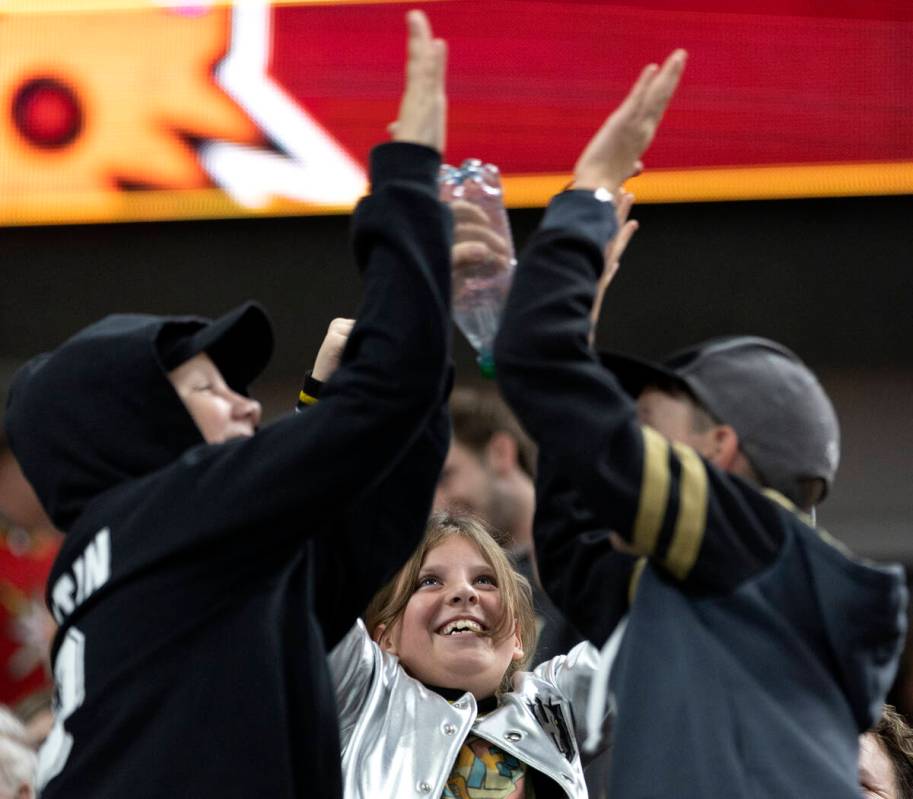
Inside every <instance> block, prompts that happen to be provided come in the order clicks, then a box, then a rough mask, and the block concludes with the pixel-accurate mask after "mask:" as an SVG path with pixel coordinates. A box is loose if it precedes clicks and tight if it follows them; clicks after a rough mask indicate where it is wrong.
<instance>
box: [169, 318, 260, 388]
mask: <svg viewBox="0 0 913 799" xmlns="http://www.w3.org/2000/svg"><path fill="white" fill-rule="evenodd" d="M156 347H157V349H158V351H159V356H160V357H161V360H162V365H163V366H164V367H165V370H166V371H171V370H172V369H174V368H176V367H178V366H180V365H181V364H182V363H184V361H186V360H188V359H190V358H192V357H193V356H194V355H197V354H198V353H201V352H205V353H207V354H208V355H209V357H210V358H212V360H213V362H214V363H215V365H216V366H218V367H219V371H220V372H221V373H222V376H223V377H224V378H225V382H226V383H228V385H229V386H231V387H232V388H233V389H235V391H240V392H242V393H246V391H247V387H248V386H249V385H250V383H252V382H253V380H254V378H256V377H257V376H258V375H259V374H260V373H261V372H262V371H263V370H264V369H265V368H266V364H267V363H269V359H270V358H271V357H272V354H273V332H272V328H271V327H270V323H269V319H268V317H267V316H266V312H265V311H264V310H263V309H262V308H261V307H260V306H259V305H258V304H257V303H253V302H248V303H245V304H244V305H241V306H240V307H238V308H235V309H234V310H233V311H229V312H228V313H227V314H225V315H224V316H222V317H220V318H219V319H216V320H215V321H210V320H208V319H197V318H193V317H188V318H185V319H180V320H175V321H172V322H169V323H167V324H165V325H164V327H163V328H162V330H161V332H160V333H159V336H158V339H157V342H156Z"/></svg>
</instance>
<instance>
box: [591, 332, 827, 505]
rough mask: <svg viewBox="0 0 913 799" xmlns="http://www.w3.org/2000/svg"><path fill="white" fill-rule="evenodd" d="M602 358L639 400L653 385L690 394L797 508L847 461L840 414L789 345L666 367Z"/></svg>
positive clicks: (724, 346) (737, 348) (744, 340)
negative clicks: (807, 489) (805, 485)
mask: <svg viewBox="0 0 913 799" xmlns="http://www.w3.org/2000/svg"><path fill="white" fill-rule="evenodd" d="M600 358H601V360H602V363H603V364H604V365H605V366H606V367H607V368H608V369H609V370H610V371H611V372H613V373H614V374H615V376H616V378H617V379H618V381H619V382H620V383H621V385H622V387H623V388H624V389H625V391H627V392H628V393H629V394H630V395H631V396H632V397H637V396H638V395H639V394H640V392H641V391H642V390H643V389H644V388H645V387H646V386H648V385H658V386H659V387H662V386H664V385H668V384H670V383H671V384H672V385H675V386H678V387H684V388H685V389H686V390H687V391H688V392H690V393H691V394H692V395H693V396H694V397H695V399H696V400H697V401H698V402H699V403H700V404H701V405H702V406H703V407H704V408H705V409H706V410H707V411H708V412H709V413H710V414H711V415H712V416H713V417H714V418H716V419H717V420H718V421H719V422H721V423H723V424H728V425H730V426H731V427H732V428H733V429H734V430H735V431H736V433H738V436H739V445H740V447H741V449H742V452H744V453H745V456H746V457H747V458H748V460H749V462H750V463H751V465H752V467H753V468H754V470H755V471H756V472H757V474H758V477H759V478H760V479H761V482H762V483H763V484H764V485H765V486H767V487H770V488H773V489H775V490H777V491H779V492H780V493H781V494H783V495H784V496H786V497H788V498H789V499H790V500H792V501H793V502H795V503H796V504H800V503H801V502H802V490H801V487H800V485H801V481H803V480H808V479H814V478H819V479H821V480H823V481H824V484H825V491H827V490H828V489H830V487H831V484H832V483H833V481H834V475H835V473H836V472H837V464H838V463H839V461H840V426H839V424H838V422H837V414H836V413H835V412H834V407H833V405H831V401H830V400H829V399H828V396H827V394H826V393H825V392H824V389H823V388H822V387H821V384H820V383H819V382H818V380H817V378H816V377H815V376H814V374H812V372H811V370H810V369H809V368H808V367H807V366H806V365H805V364H804V363H802V361H801V360H800V359H799V358H798V357H797V356H796V354H795V353H793V352H791V351H790V350H788V349H787V348H786V347H784V346H783V345H782V344H777V343H776V342H775V341H770V340H769V339H765V338H759V337H756V336H730V337H725V338H716V339H711V340H709V341H705V342H703V343H701V344H697V345H695V346H693V347H689V348H688V349H685V350H682V351H680V352H676V353H675V354H673V355H671V356H669V357H668V358H665V359H663V360H662V361H661V362H660V363H650V362H648V361H643V360H639V359H637V358H631V357H628V356H624V355H618V354H614V353H602V354H601V355H600Z"/></svg>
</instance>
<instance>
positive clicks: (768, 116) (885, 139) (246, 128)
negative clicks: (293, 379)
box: [0, 0, 913, 224]
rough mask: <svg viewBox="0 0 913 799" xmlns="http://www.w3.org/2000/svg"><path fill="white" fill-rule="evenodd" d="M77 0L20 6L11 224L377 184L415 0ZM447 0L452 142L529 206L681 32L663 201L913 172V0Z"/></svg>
mask: <svg viewBox="0 0 913 799" xmlns="http://www.w3.org/2000/svg"><path fill="white" fill-rule="evenodd" d="M736 5H737V7H738V9H739V10H738V12H737V13H736V12H733V10H732V9H733V8H734V7H736ZM39 7H40V8H39ZM54 7H55V4H54V3H53V2H51V0H46V2H26V1H25V0H22V1H21V2H15V1H14V2H13V3H12V9H13V10H12V11H8V12H6V13H0V52H3V53H4V54H5V57H4V62H3V64H2V65H0V102H2V104H3V107H4V108H5V109H6V110H5V112H4V114H5V118H4V119H3V120H2V121H0V224H2V223H6V224H17V223H20V224H22V223H24V224H28V223H38V222H47V221H79V220H93V219H98V220H108V219H120V218H131V219H136V218H162V217H166V218H167V217H183V216H214V215H233V214H245V213H267V214H269V213H301V212H313V211H328V210H345V209H347V208H349V207H351V204H352V202H353V201H354V199H355V198H357V196H358V194H359V192H360V191H361V190H362V189H363V186H364V180H365V173H364V167H365V163H366V158H367V153H368V151H369V149H370V147H371V146H372V144H374V143H376V142H377V141H379V140H381V139H382V138H383V137H384V135H385V133H384V131H385V127H386V124H387V123H388V122H389V121H391V120H392V118H393V116H394V114H395V112H396V107H397V102H398V96H399V92H400V89H401V83H402V76H401V71H402V63H403V40H404V32H403V21H402V20H403V15H404V13H405V11H406V9H408V8H409V7H411V4H406V3H384V2H372V3H352V2H312V3H292V2H287V3H286V2H283V3H274V4H273V5H272V8H270V7H269V4H267V3H256V2H250V1H249V0H248V1H247V2H243V3H241V2H239V3H237V4H234V5H233V4H230V3H217V4H212V3H208V4H193V3H183V4H180V5H174V6H173V7H164V8H163V7H162V6H161V4H159V5H154V4H152V3H151V2H132V3H128V2H121V3H117V2H114V0H97V1H96V2H94V3H93V2H91V0H69V2H68V3H66V4H63V5H61V2H60V0H58V2H57V6H56V7H60V8H63V7H66V9H67V12H66V13H58V12H55V11H54V10H53V9H54ZM424 8H425V9H426V11H427V12H428V14H429V16H430V18H431V21H432V24H433V25H434V28H435V32H436V33H437V34H438V35H440V36H443V37H445V38H446V39H447V40H448V42H449V45H450V65H449V78H448V94H449V98H450V126H449V140H448V150H447V158H448V160H450V161H459V160H461V159H463V158H465V157H469V156H475V157H480V158H482V159H485V160H488V161H492V162H494V163H496V164H498V166H499V167H500V168H501V170H502V173H503V174H504V175H505V178H506V188H507V197H508V201H509V202H510V203H512V204H514V205H531V204H542V203H544V202H545V201H546V200H547V199H548V196H549V195H550V193H551V192H553V191H554V190H556V189H558V188H560V186H561V185H562V183H563V182H564V181H566V179H567V174H568V172H569V170H570V168H571V166H572V165H573V162H574V160H575V158H576V156H577V154H578V152H579V150H580V149H581V147H582V146H583V145H584V144H585V142H586V141H587V139H588V137H589V135H590V134H591V133H592V132H593V131H594V130H595V129H596V127H597V126H598V125H599V124H600V122H601V121H602V119H603V118H604V116H605V115H606V113H608V112H609V111H610V110H611V108H612V107H613V106H614V104H615V103H617V102H618V100H619V99H620V98H621V97H622V95H623V93H624V92H625V90H626V88H627V86H628V85H629V84H630V82H631V81H632V80H633V78H634V77H635V76H636V74H637V73H638V71H639V69H640V67H641V66H642V65H643V64H644V63H646V62H647V61H649V60H658V59H661V58H662V57H664V56H665V55H666V54H667V53H668V52H669V51H670V50H672V49H673V48H674V47H685V48H686V49H687V50H688V51H689V62H688V68H687V71H686V74H685V78H684V81H683V83H682V86H681V88H680V90H679V93H678V95H677V96H676V98H675V100H674V102H673V104H672V107H671V109H670V111H669V112H668V114H667V116H666V119H665V120H664V122H663V126H662V128H661V130H660V133H659V135H658V137H657V140H656V143H655V144H654V146H653V148H652V149H651V150H650V151H649V153H648V154H647V158H646V159H645V160H646V164H647V168H648V171H647V172H646V173H645V174H644V175H643V176H641V177H640V178H637V179H636V180H635V181H633V187H634V189H635V191H636V193H637V195H638V198H639V200H640V201H647V202H649V201H684V200H701V199H739V198H754V197H795V196H819V195H853V194H893V193H907V192H911V191H913V124H911V117H913V114H911V112H913V88H911V81H910V79H909V73H910V70H909V66H908V64H909V58H910V54H911V52H913V4H911V3H909V2H906V0H896V1H893V0H879V1H876V0H867V2H865V3H859V2H855V0H842V1H841V0H831V1H830V2H827V3H822V2H817V0H766V1H765V0H749V1H748V2H742V3H739V4H733V3H729V2H722V0H704V1H703V2H675V1H674V0H641V1H640V2H633V1H632V2H627V3H616V2H584V1H582V0H581V1H580V2H562V3H557V2H528V1H525V0H501V1H500V2H497V3H495V2H491V0H440V1H439V2H431V3H426V4H424ZM80 26H81V28H82V30H83V31H84V34H85V35H74V31H77V30H79V28H80Z"/></svg>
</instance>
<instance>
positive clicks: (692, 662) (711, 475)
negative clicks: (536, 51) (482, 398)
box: [495, 62, 906, 799]
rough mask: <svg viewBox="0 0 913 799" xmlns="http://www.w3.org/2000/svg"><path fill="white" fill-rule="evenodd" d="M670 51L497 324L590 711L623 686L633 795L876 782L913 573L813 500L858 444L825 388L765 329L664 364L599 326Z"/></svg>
mask: <svg viewBox="0 0 913 799" xmlns="http://www.w3.org/2000/svg"><path fill="white" fill-rule="evenodd" d="M668 63H669V62H667V65H668ZM666 69H667V68H666V67H663V70H662V71H660V72H659V73H658V74H657V73H656V72H655V71H654V73H653V75H652V76H651V75H649V74H647V73H645V74H644V75H643V76H642V77H641V81H640V82H639V83H638V84H637V86H635V90H634V91H633V92H632V94H631V95H629V97H628V99H627V100H626V101H625V103H623V104H622V106H620V107H619V109H618V110H617V111H616V112H615V114H613V116H612V117H610V119H609V121H608V122H607V124H606V126H605V127H604V128H603V130H602V131H600V133H599V134H597V137H596V138H594V140H593V141H592V142H591V144H590V146H589V147H588V148H587V150H585V151H584V154H583V155H582V156H581V158H580V160H579V161H578V163H577V166H576V168H575V181H574V184H573V187H572V188H573V190H572V191H568V192H565V193H564V194H562V195H559V196H558V197H557V198H555V200H553V202H552V204H551V205H550V207H549V209H548V210H547V212H546V215H545V218H544V220H543V223H542V225H541V226H540V229H539V231H538V232H537V233H536V234H535V236H534V237H533V238H532V240H531V242H530V243H529V245H528V247H527V249H526V251H525V253H524V255H523V257H522V258H521V260H520V264H519V266H518V270H517V275H516V278H515V283H514V286H513V289H512V291H511V294H510V296H509V298H508V301H507V305H506V308H505V311H504V315H503V318H502V322H501V330H500V333H499V335H498V338H497V341H496V345H495V362H496V369H497V375H498V380H499V384H500V386H501V388H502V391H503V393H504V396H505V398H506V399H507V401H508V402H509V403H510V404H511V405H512V407H513V409H514V411H515V412H516V414H517V416H518V418H519V419H520V421H521V423H522V424H523V425H524V427H525V428H526V430H527V431H528V432H529V433H530V435H531V436H532V437H533V439H534V440H535V441H536V443H537V444H538V445H539V479H538V484H537V503H538V504H537V511H536V521H535V529H534V535H535V539H536V548H537V560H538V563H539V570H540V574H541V577H542V581H543V585H544V586H545V588H546V590H547V591H549V593H550V594H551V596H552V599H553V600H554V601H555V603H556V604H557V605H558V607H559V608H560V609H561V610H562V611H563V612H564V613H565V614H566V615H567V616H568V618H569V619H570V621H571V622H572V623H574V624H575V625H576V626H577V628H578V629H579V630H580V631H581V632H582V633H584V634H585V635H586V636H587V637H589V638H590V640H592V641H593V642H594V643H595V644H597V645H598V646H602V647H603V669H602V679H601V680H597V682H596V683H595V690H594V693H593V697H592V698H591V702H590V707H589V711H590V712H589V713H588V716H589V718H588V725H589V726H590V728H591V729H593V730H595V729H598V726H599V723H600V722H601V721H602V718H601V713H602V709H603V707H604V706H605V702H604V700H605V698H606V693H607V692H608V693H610V694H611V696H612V698H613V703H611V704H614V707H615V708H616V714H617V715H616V718H615V723H614V727H613V739H614V747H613V755H612V757H613V764H612V767H611V769H610V775H609V786H608V787H609V795H610V796H618V797H624V799H637V798H638V797H676V799H690V797H694V798H695V799H697V798H698V797H700V799H715V797H719V799H724V797H725V799H732V797H777V798H778V799H779V798H780V797H798V796H801V797H804V798H805V799H808V798H809V797H820V799H840V798H841V797H845V798H846V799H850V797H858V795H859V794H858V781H857V773H856V768H857V759H858V758H857V749H858V744H857V736H858V735H859V733H860V732H862V731H864V730H866V729H868V727H869V726H871V724H872V723H873V722H874V721H875V720H876V719H877V718H878V716H879V713H880V709H881V705H882V702H883V700H884V696H885V693H886V692H887V690H888V687H889V686H890V684H891V681H892V678H893V675H894V671H895V669H896V665H897V658H898V655H899V652H900V647H901V643H902V639H903V633H904V624H905V606H906V590H905V586H904V579H903V572H902V570H901V569H900V567H880V566H875V565H873V564H869V563H865V562H862V561H860V560H857V559H856V558H854V557H852V556H851V555H850V554H849V553H847V552H846V551H845V550H844V549H843V548H842V547H840V546H839V545H837V544H836V543H835V542H834V541H833V540H832V539H830V538H829V537H827V536H826V535H825V534H823V533H821V532H819V531H817V530H816V529H815V528H814V526H813V523H812V520H811V518H810V517H809V516H808V515H807V514H805V513H803V509H804V510H808V509H810V508H811V505H812V504H813V503H814V502H816V501H817V500H818V499H820V497H821V496H822V495H823V493H824V492H825V491H826V489H827V487H828V486H829V485H830V482H831V480H832V479H833V475H834V470H835V468H836V465H837V454H838V434H837V424H836V420H835V417H834V413H833V410H832V408H831V406H830V403H829V402H828V400H827V398H826V396H825V394H824V392H823V391H822V389H821V387H820V386H819V385H818V382H817V381H816V380H815V378H814V376H813V375H812V374H811V373H810V372H809V371H808V369H807V368H806V367H805V366H804V365H803V364H802V363H801V362H800V361H799V360H798V358H796V357H795V355H793V354H792V353H791V352H790V351H789V350H787V349H785V348H783V347H781V346H780V345H778V344H775V343H773V342H770V341H767V340H764V339H758V338H732V339H724V340H717V341H712V342H707V343H706V344H703V345H700V346H698V347H696V348H693V349H692V350H690V351H688V352H686V353H683V354H682V355H680V356H678V357H676V358H673V359H671V360H670V361H668V362H667V363H666V364H665V365H662V366H656V367H649V366H647V365H646V364H636V363H631V362H630V361H624V360H621V359H618V358H610V359H606V362H605V364H603V363H600V360H599V358H598V357H597V356H596V355H595V354H594V353H593V352H592V350H591V348H590V346H589V336H590V332H591V330H590V318H589V314H590V310H591V307H592V305H593V301H594V296H595V293H596V285H597V281H598V280H599V278H600V275H601V274H602V272H603V269H604V261H603V253H604V252H605V249H606V245H607V243H608V242H609V241H610V240H611V238H612V236H613V235H614V234H615V231H616V228H617V222H616V216H615V210H614V207H613V203H612V202H611V193H612V192H616V191H618V189H619V186H620V185H621V182H622V181H623V180H624V178H625V177H627V176H629V175H630V174H631V173H632V172H634V171H636V159H637V158H639V156H640V153H641V152H642V151H643V148H644V147H645V146H646V144H647V143H649V139H650V138H651V137H652V132H653V131H654V130H655V128H656V124H657V122H658V116H657V114H656V113H651V108H652V109H654V110H655V108H656V107H657V106H658V107H659V111H660V113H661V110H662V106H663V102H661V101H662V100H663V99H665V100H668V95H669V93H670V92H663V91H661V90H660V89H657V90H656V92H654V91H653V83H654V82H655V81H661V80H662V79H663V75H664V74H665V73H666ZM673 88H674V87H673ZM657 98H659V99H657ZM632 143H633V144H632ZM634 145H637V146H634ZM607 367H608V368H607ZM625 385H627V386H628V387H629V388H630V389H631V391H632V392H634V393H636V394H639V400H638V402H637V403H636V404H635V401H634V398H633V397H632V396H629V394H628V393H627V392H626V391H625V390H624V388H623V386H625ZM797 504H798V505H801V506H803V507H802V508H797V507H796V505H797ZM593 743H594V741H592V740H590V741H587V742H585V746H587V745H591V744H593Z"/></svg>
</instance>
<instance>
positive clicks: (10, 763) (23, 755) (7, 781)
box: [0, 706, 37, 799]
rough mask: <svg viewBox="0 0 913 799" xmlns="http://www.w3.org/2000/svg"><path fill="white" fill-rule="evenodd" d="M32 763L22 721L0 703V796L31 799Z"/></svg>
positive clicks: (26, 734)
mask: <svg viewBox="0 0 913 799" xmlns="http://www.w3.org/2000/svg"><path fill="white" fill-rule="evenodd" d="M36 766H37V758H36V756H35V753H34V752H33V751H32V750H31V748H30V747H29V745H28V732H27V731H26V729H25V727H24V726H23V724H22V722H21V721H19V719H17V718H16V716H15V715H14V714H13V713H12V712H11V711H10V710H9V709H8V708H6V707H3V706H0V799H33V798H34V796H35V769H36Z"/></svg>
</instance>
